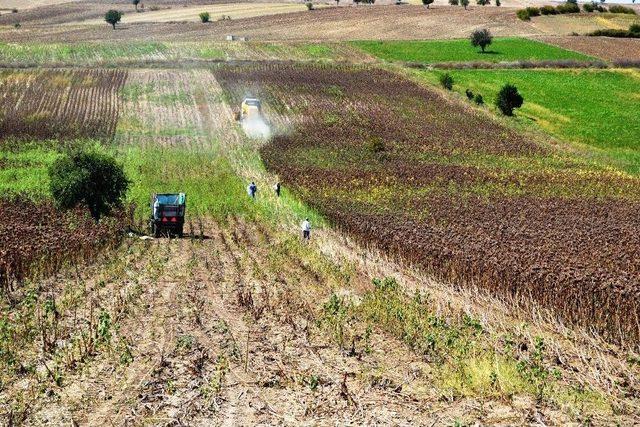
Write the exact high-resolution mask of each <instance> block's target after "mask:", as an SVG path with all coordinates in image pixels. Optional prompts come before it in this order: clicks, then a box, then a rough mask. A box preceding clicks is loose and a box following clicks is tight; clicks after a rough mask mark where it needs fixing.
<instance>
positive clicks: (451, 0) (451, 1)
mask: <svg viewBox="0 0 640 427" xmlns="http://www.w3.org/2000/svg"><path fill="white" fill-rule="evenodd" d="M449 4H450V5H451V6H458V5H459V4H460V1H459V0H449Z"/></svg>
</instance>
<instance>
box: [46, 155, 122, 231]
mask: <svg viewBox="0 0 640 427" xmlns="http://www.w3.org/2000/svg"><path fill="white" fill-rule="evenodd" d="M48 172H49V179H50V184H49V187H50V190H51V194H52V195H53V199H54V201H55V202H56V204H57V205H58V206H59V207H61V208H63V209H71V208H74V207H76V206H78V205H86V206H87V207H88V208H89V211H90V212H91V216H93V218H95V220H96V221H98V220H99V219H100V217H101V216H102V215H106V214H108V213H109V212H110V211H111V209H113V208H114V207H117V206H120V205H121V203H122V199H123V197H124V195H125V193H126V192H127V188H128V187H129V180H128V179H127V177H126V175H125V173H124V169H123V167H122V165H119V164H118V163H117V162H116V160H115V159H114V158H113V157H109V156H107V155H105V154H101V153H98V152H94V151H76V152H73V153H71V154H68V155H66V156H64V157H61V158H60V159H58V160H56V161H55V162H54V163H53V164H52V165H51V166H50V167H49V170H48Z"/></svg>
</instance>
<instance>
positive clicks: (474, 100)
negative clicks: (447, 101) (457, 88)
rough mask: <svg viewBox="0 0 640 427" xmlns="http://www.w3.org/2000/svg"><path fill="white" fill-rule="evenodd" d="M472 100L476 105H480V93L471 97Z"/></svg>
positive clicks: (481, 101) (482, 102) (481, 100)
mask: <svg viewBox="0 0 640 427" xmlns="http://www.w3.org/2000/svg"><path fill="white" fill-rule="evenodd" d="M473 102H475V103H476V104H478V105H482V104H484V98H482V95H480V94H479V93H477V94H476V96H475V97H474V98H473Z"/></svg>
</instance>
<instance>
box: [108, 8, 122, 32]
mask: <svg viewBox="0 0 640 427" xmlns="http://www.w3.org/2000/svg"><path fill="white" fill-rule="evenodd" d="M121 19H122V12H120V11H117V10H113V9H111V10H110V11H108V12H107V13H106V14H105V15H104V20H105V21H107V22H108V23H109V24H111V26H112V27H113V29H114V30H115V29H116V24H117V23H118V22H120V20H121Z"/></svg>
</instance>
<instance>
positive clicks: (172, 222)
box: [149, 193, 187, 237]
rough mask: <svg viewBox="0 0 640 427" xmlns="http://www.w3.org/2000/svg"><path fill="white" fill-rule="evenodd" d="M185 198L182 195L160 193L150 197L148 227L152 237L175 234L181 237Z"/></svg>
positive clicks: (185, 205) (185, 204)
mask: <svg viewBox="0 0 640 427" xmlns="http://www.w3.org/2000/svg"><path fill="white" fill-rule="evenodd" d="M186 207H187V196H186V195H185V194H184V193H161V194H154V195H153V196H151V219H150V221H149V225H150V228H151V234H152V235H153V237H160V235H161V234H169V235H171V234H177V235H178V237H182V235H183V231H184V214H185V210H186Z"/></svg>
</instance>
